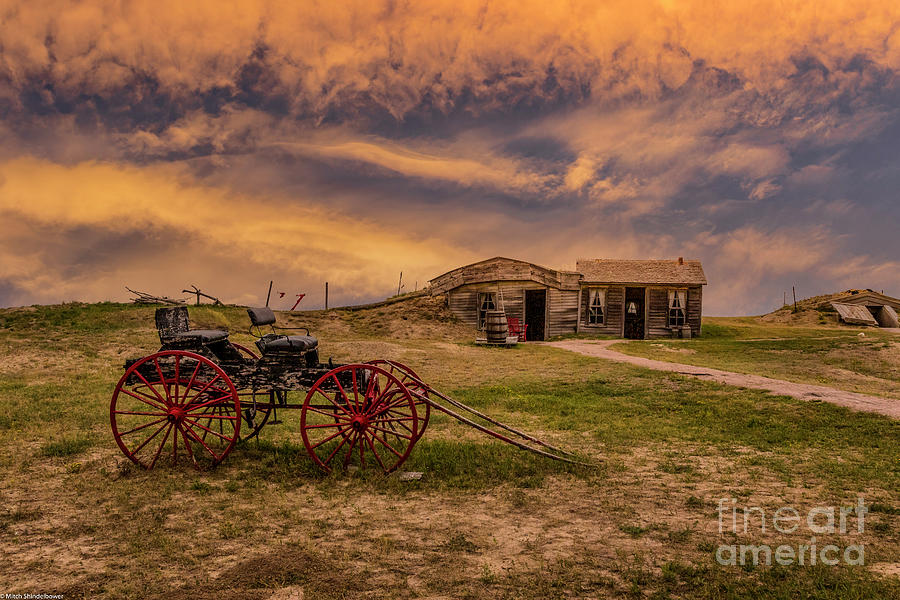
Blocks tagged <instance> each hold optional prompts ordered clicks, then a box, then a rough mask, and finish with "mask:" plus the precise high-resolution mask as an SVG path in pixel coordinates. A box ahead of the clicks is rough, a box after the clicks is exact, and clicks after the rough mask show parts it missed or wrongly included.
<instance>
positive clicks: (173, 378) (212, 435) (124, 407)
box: [109, 350, 241, 469]
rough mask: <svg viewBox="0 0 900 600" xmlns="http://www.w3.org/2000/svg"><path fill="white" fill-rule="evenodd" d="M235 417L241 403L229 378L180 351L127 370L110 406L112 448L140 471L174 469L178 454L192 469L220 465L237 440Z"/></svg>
mask: <svg viewBox="0 0 900 600" xmlns="http://www.w3.org/2000/svg"><path fill="white" fill-rule="evenodd" d="M239 414H241V401H240V398H239V397H238V393H237V390H236V389H235V387H234V384H233V383H232V382H231V379H229V377H228V375H226V374H225V372H224V371H223V370H222V369H221V368H220V367H219V366H218V365H217V364H215V363H214V362H212V361H211V360H210V359H208V358H206V357H204V356H201V355H199V354H194V353H193V352H185V351H182V350H165V351H162V352H157V353H156V354H151V355H150V356H145V357H144V358H142V359H140V360H139V361H137V362H135V363H134V364H133V365H131V366H130V367H129V368H128V369H127V370H126V371H125V374H124V375H123V376H122V378H121V379H120V380H119V383H118V384H117V385H116V389H115V391H114V392H113V396H112V401H111V402H110V405H109V420H110V424H111V425H112V432H113V436H114V437H115V439H116V443H117V444H118V445H119V448H121V449H122V452H123V453H124V454H125V456H127V457H128V458H130V459H131V460H132V461H134V462H135V463H136V464H138V465H140V466H141V467H144V468H145V469H152V468H153V467H154V466H156V464H157V463H158V462H159V461H160V460H169V461H170V462H171V464H173V465H175V464H177V463H178V460H179V451H180V452H181V454H182V457H183V458H186V459H188V460H189V461H190V463H191V464H193V465H194V466H195V467H197V468H202V467H212V466H215V465H217V464H219V463H220V462H222V460H223V459H224V458H225V457H226V456H227V455H228V453H229V452H230V451H231V449H232V448H233V447H234V445H235V443H236V442H237V441H238V439H239V435H240V428H241V420H240V419H239V418H237V416H236V415H239ZM179 447H180V448H179Z"/></svg>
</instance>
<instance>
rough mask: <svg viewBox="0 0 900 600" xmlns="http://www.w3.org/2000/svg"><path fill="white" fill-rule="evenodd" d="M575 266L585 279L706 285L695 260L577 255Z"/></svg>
mask: <svg viewBox="0 0 900 600" xmlns="http://www.w3.org/2000/svg"><path fill="white" fill-rule="evenodd" d="M575 270H576V271H578V272H579V273H581V274H582V275H583V276H584V282H585V283H644V284H654V283H657V284H693V285H698V284H699V285H706V275H705V274H704V273H703V267H702V266H701V264H700V261H699V260H682V259H674V260H620V259H612V258H592V259H581V260H578V261H577V263H576V267H575Z"/></svg>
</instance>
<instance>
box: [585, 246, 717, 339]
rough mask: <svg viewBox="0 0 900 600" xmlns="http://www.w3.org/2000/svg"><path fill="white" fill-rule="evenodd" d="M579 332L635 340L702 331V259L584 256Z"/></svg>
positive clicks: (704, 278) (691, 334)
mask: <svg viewBox="0 0 900 600" xmlns="http://www.w3.org/2000/svg"><path fill="white" fill-rule="evenodd" d="M576 270H577V271H578V273H580V274H581V276H582V278H581V280H580V281H579V292H580V297H579V301H578V307H579V313H578V331H579V332H595V333H600V334H608V335H618V336H622V337H626V338H631V339H646V338H655V337H696V336H699V335H700V324H701V315H702V313H703V286H704V285H706V275H704V273H703V267H702V266H701V264H700V261H699V260H684V259H683V258H678V259H676V260H615V259H605V258H598V259H591V260H579V261H578V262H577V263H576Z"/></svg>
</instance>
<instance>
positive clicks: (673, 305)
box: [669, 290, 687, 327]
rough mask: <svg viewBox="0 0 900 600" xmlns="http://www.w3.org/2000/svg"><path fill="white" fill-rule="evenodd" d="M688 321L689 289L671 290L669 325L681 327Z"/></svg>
mask: <svg viewBox="0 0 900 600" xmlns="http://www.w3.org/2000/svg"><path fill="white" fill-rule="evenodd" d="M686 321H687V290H669V327H681V326H682V325H684V324H685V322H686Z"/></svg>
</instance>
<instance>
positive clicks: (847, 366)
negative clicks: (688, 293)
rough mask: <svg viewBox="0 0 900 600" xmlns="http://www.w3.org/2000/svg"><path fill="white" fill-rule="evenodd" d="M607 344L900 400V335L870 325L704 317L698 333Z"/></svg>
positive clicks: (627, 350) (633, 351)
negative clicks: (686, 337)
mask: <svg viewBox="0 0 900 600" xmlns="http://www.w3.org/2000/svg"><path fill="white" fill-rule="evenodd" d="M823 321H824V320H823ZM860 334H862V336H860ZM613 349H615V350H618V351H619V352H624V353H625V354H632V355H635V356H643V357H645V358H654V359H656V360H666V361H671V362H678V363H685V364H691V365H698V366H704V367H712V368H716V369H724V370H727V371H736V372H739V373H752V374H755V375H765V376H767V377H773V378H776V379H785V380H787V381H794V382H798V383H812V384H817V385H826V386H829V387H834V388H838V389H842V390H847V391H851V392H860V393H865V394H873V395H876V396H883V397H886V398H896V399H898V400H900V335H898V334H897V333H894V332H886V331H882V330H879V329H877V328H872V327H847V326H838V325H828V324H825V323H824V322H823V324H821V325H809V324H806V325H786V324H781V323H766V322H762V321H761V320H760V319H758V318H756V317H738V318H706V319H704V322H703V336H702V337H700V338H695V339H693V340H641V341H636V342H623V343H620V344H615V345H614V346H613Z"/></svg>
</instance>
